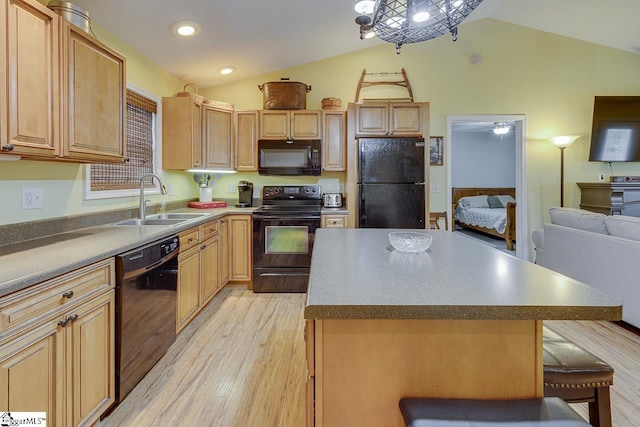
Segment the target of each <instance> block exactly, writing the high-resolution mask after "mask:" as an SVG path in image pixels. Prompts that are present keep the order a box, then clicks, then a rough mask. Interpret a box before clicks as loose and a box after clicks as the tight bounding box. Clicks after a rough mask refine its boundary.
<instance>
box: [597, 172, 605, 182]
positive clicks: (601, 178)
mask: <svg viewBox="0 0 640 427" xmlns="http://www.w3.org/2000/svg"><path fill="white" fill-rule="evenodd" d="M598 181H600V182H603V181H604V174H603V173H601V174H600V175H598Z"/></svg>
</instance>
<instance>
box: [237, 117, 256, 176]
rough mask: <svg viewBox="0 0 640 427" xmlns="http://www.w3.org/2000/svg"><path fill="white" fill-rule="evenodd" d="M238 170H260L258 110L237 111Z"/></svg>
mask: <svg viewBox="0 0 640 427" xmlns="http://www.w3.org/2000/svg"><path fill="white" fill-rule="evenodd" d="M235 121H236V170H237V171H238V172H255V171H257V170H258V111H257V110H252V111H236V112H235Z"/></svg>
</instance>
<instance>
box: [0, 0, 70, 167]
mask: <svg viewBox="0 0 640 427" xmlns="http://www.w3.org/2000/svg"><path fill="white" fill-rule="evenodd" d="M58 19H59V17H58V15H57V14H56V13H55V12H53V11H52V10H50V9H48V8H47V7H45V6H43V5H42V4H41V3H39V2H37V1H34V0H14V1H8V0H6V1H4V2H3V4H2V7H0V22H3V23H5V24H7V25H6V29H4V28H3V29H2V30H0V46H1V47H2V49H0V52H2V53H1V54H0V153H4V154H15V155H21V156H24V157H31V156H34V157H39V158H52V159H53V158H55V157H56V156H57V155H58V154H59V138H60V133H59V121H60V104H59V99H60V95H59V90H60V85H59V83H58V79H59V77H58V75H59V64H60V62H59V57H58V52H59V36H58V34H59V27H58ZM3 27H4V26H3Z"/></svg>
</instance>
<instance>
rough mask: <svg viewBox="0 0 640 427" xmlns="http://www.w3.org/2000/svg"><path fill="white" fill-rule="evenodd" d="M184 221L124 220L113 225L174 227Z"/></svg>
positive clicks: (155, 219)
mask: <svg viewBox="0 0 640 427" xmlns="http://www.w3.org/2000/svg"><path fill="white" fill-rule="evenodd" d="M185 221H186V220H185V219H159V218H145V219H126V220H124V221H120V222H116V223H115V225H176V224H180V223H182V222H185Z"/></svg>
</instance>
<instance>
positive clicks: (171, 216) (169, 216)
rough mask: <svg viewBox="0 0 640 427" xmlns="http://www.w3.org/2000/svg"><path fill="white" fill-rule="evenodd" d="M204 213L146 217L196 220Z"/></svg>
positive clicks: (151, 217)
mask: <svg viewBox="0 0 640 427" xmlns="http://www.w3.org/2000/svg"><path fill="white" fill-rule="evenodd" d="M206 215H207V214H205V213H188V212H186V213H173V212H169V213H161V214H154V215H149V216H147V218H148V219H180V220H190V219H197V218H202V217H203V216H206Z"/></svg>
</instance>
